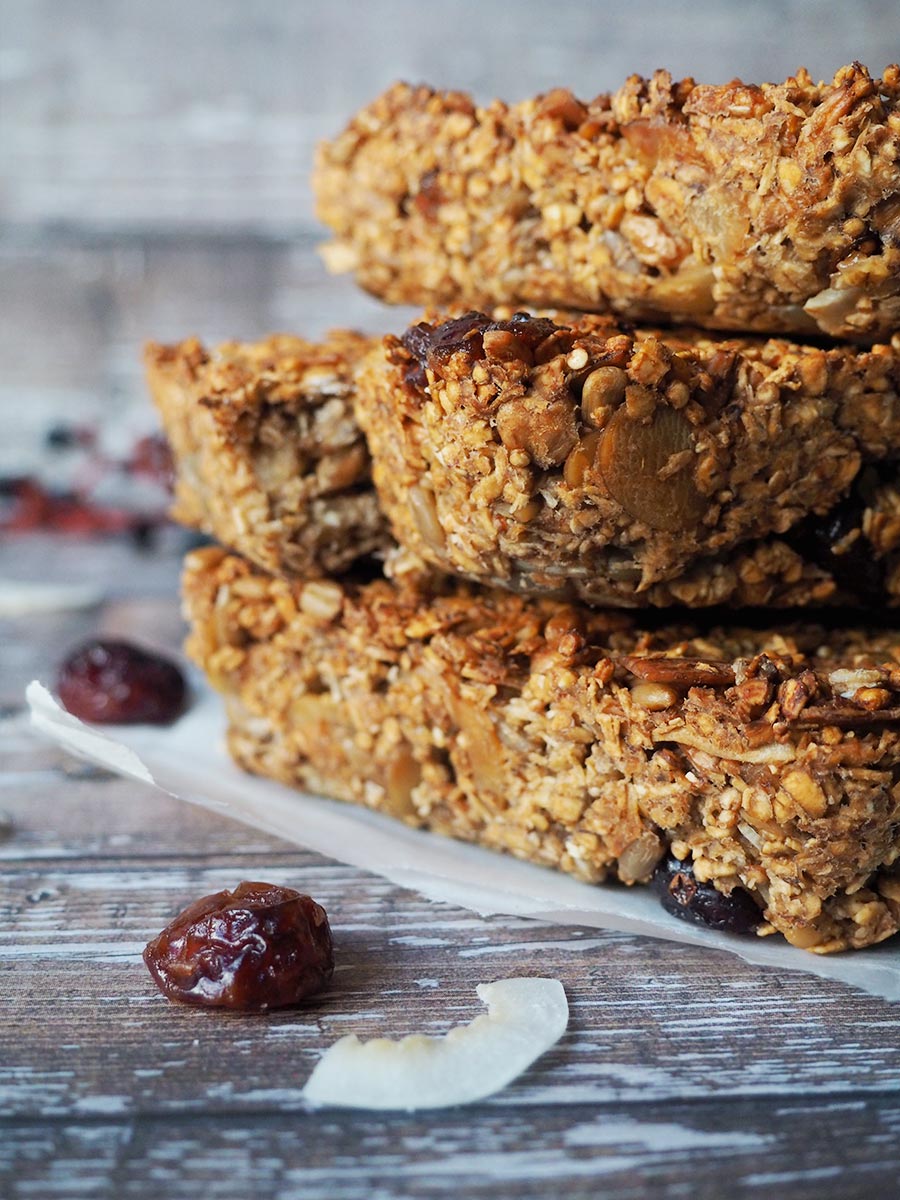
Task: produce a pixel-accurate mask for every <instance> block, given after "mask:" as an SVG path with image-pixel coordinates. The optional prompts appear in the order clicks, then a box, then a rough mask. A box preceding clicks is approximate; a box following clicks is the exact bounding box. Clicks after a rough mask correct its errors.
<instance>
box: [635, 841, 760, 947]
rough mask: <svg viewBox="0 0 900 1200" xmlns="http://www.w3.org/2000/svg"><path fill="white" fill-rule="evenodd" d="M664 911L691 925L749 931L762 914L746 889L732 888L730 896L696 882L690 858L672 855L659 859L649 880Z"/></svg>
mask: <svg viewBox="0 0 900 1200" xmlns="http://www.w3.org/2000/svg"><path fill="white" fill-rule="evenodd" d="M650 886H651V888H652V889H653V890H654V891H655V892H656V894H657V895H658V896H659V898H660V903H661V904H662V906H663V908H664V909H665V910H666V912H668V913H671V914H672V916H673V917H680V918H681V919H682V920H683V921H692V922H693V923H694V924H695V925H708V926H709V927H710V928H711V929H721V930H723V931H725V932H726V933H753V932H755V930H756V929H757V927H758V926H759V925H760V923H761V922H762V916H761V914H760V911H759V909H758V908H757V906H756V904H755V902H754V900H753V898H752V896H751V895H750V893H749V892H745V891H744V889H743V888H735V889H734V891H733V892H732V893H731V895H730V896H726V895H725V894H724V892H720V891H718V890H717V889H716V888H714V887H713V885H712V884H711V883H699V882H698V881H697V879H696V878H695V876H694V869H693V866H692V864H691V863H690V861H688V860H686V861H685V862H680V861H679V860H678V859H677V858H675V856H674V855H671V854H670V855H669V856H668V858H665V859H663V861H662V862H661V863H660V865H659V867H658V868H657V870H656V873H655V875H654V876H653V878H652V879H651V880H650Z"/></svg>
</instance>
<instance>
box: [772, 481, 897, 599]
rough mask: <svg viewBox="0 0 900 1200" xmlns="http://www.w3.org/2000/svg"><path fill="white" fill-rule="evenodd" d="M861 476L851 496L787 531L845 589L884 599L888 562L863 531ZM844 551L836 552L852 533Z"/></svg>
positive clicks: (787, 537)
mask: <svg viewBox="0 0 900 1200" xmlns="http://www.w3.org/2000/svg"><path fill="white" fill-rule="evenodd" d="M862 493H863V487H862V485H861V482H860V481H859V480H857V481H856V483H855V484H854V487H853V490H852V491H851V492H850V494H849V495H848V496H846V497H845V498H844V499H843V500H841V501H840V503H839V504H836V505H835V506H834V508H832V509H829V511H828V512H827V513H826V514H825V515H824V516H821V517H820V516H816V515H815V514H812V515H810V516H808V517H806V518H805V519H804V520H802V521H800V522H799V524H797V525H795V526H794V527H793V529H790V530H788V532H787V533H785V534H783V535H782V536H783V537H784V540H785V541H786V542H787V544H788V545H789V546H790V547H791V548H792V549H793V550H796V552H797V553H798V554H799V555H801V556H802V557H803V558H805V559H808V560H809V561H810V562H812V563H814V564H815V565H816V566H817V567H821V569H822V570H823V571H827V572H828V573H829V574H830V575H831V577H832V578H833V579H834V582H835V583H836V584H837V586H838V587H839V588H840V589H841V591H844V592H847V593H849V594H850V595H851V596H855V597H857V598H858V599H859V600H868V601H879V600H883V599H884V584H885V564H884V562H883V560H882V559H879V558H877V557H876V555H875V553H874V551H873V548H872V544H871V542H870V541H869V539H868V538H867V537H866V536H865V535H864V534H863V514H864V513H865V510H866V500H865V497H864V495H863V494H862ZM854 533H855V534H856V536H855V537H854V538H852V539H850V540H849V541H848V542H847V543H846V548H845V549H844V550H843V551H842V552H841V553H835V549H834V547H835V546H838V545H840V543H841V542H843V541H844V539H847V538H849V536H850V535H851V534H854Z"/></svg>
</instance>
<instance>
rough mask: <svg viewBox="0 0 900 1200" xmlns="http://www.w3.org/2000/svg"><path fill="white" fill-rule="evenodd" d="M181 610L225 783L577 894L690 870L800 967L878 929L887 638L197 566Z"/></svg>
mask: <svg viewBox="0 0 900 1200" xmlns="http://www.w3.org/2000/svg"><path fill="white" fill-rule="evenodd" d="M184 595H185V605H186V612H187V616H188V618H189V620H190V622H191V626H192V629H191V633H190V637H189V640H188V651H189V653H190V654H191V656H192V657H193V659H194V660H195V661H196V662H197V663H198V664H199V665H200V666H201V667H202V668H203V670H204V671H205V672H206V674H207V675H208V676H209V678H210V680H211V682H212V683H213V684H214V686H216V687H217V688H218V689H219V690H220V691H222V692H223V693H224V696H225V703H226V708H227V711H228V717H229V722H230V726H229V734H228V738H229V746H230V749H231V752H232V754H233V755H234V757H235V759H236V760H237V761H238V762H239V763H240V764H241V765H242V766H244V767H245V768H247V769H248V770H251V771H254V772H257V773H259V774H263V775H268V776H272V777H274V778H276V779H281V780H284V781H286V782H287V783H290V784H292V785H295V786H301V787H304V788H308V789H310V790H313V791H318V792H323V793H325V794H326V795H330V796H335V797H338V798H340V799H344V800H350V801H353V802H356V803H360V804H365V805H367V806H369V807H370V808H374V809H379V810H381V811H383V812H386V813H389V814H390V815H392V816H394V817H397V818H400V819H401V820H403V821H406V822H408V823H409V824H413V825H418V826H422V827H425V828H428V829H432V830H435V831H437V832H440V833H444V834H449V835H451V836H453V837H458V838H463V839H466V840H468V841H473V842H479V843H481V844H482V845H485V846H490V847H493V848H495V849H500V850H505V851H509V852H511V853H513V854H515V855H517V856H519V857H521V858H525V859H530V860H532V861H534V862H537V863H542V864H544V865H547V866H552V867H556V868H559V869H561V870H564V871H568V872H570V873H572V874H573V875H575V876H577V877H579V878H580V879H583V880H586V881H588V882H591V883H598V882H600V881H601V880H603V879H605V878H607V877H612V878H616V877H617V878H618V879H619V880H621V881H623V882H625V883H628V884H631V883H644V882H646V881H648V880H649V879H650V878H651V877H652V876H653V875H654V873H655V872H657V871H658V870H661V869H665V868H661V867H660V864H661V863H662V862H664V856H665V855H667V854H674V856H675V858H676V859H681V860H685V861H687V860H693V873H692V875H690V873H689V871H686V872H685V875H684V878H682V879H680V883H679V886H682V887H684V886H685V885H686V884H689V885H690V887H697V888H699V889H701V891H702V892H703V893H705V894H707V895H713V892H712V889H715V892H716V894H718V895H721V896H722V897H729V896H731V897H732V899H733V900H734V901H735V909H737V908H740V909H741V910H742V912H744V913H746V904H747V896H746V894H745V893H749V895H750V897H752V899H753V901H754V902H755V903H756V904H757V905H758V907H759V910H760V925H759V932H763V933H765V932H771V931H772V929H773V928H774V929H776V930H778V931H780V932H781V933H783V934H784V936H785V937H786V938H787V939H788V941H790V942H791V943H793V944H794V945H796V946H800V947H803V948H804V949H808V950H814V951H816V952H819V953H824V952H827V951H833V950H840V949H844V948H850V947H852V948H859V947H863V946H867V945H870V944H872V943H874V942H878V941H881V940H882V939H884V938H886V937H888V936H890V935H891V934H893V933H894V932H896V931H897V929H898V927H900V863H897V860H898V857H900V782H898V778H900V667H898V665H897V664H898V662H900V633H894V632H881V633H875V634H863V633H861V632H857V631H846V630H841V631H839V632H835V631H831V632H829V631H826V630H824V629H823V628H822V627H821V626H818V627H817V626H813V625H801V626H797V627H795V628H790V629H786V630H783V631H781V632H773V631H771V630H769V631H759V630H752V629H746V630H744V629H742V630H728V631H723V630H721V629H719V630H706V631H703V630H702V629H701V628H699V627H691V626H683V627H681V626H680V627H674V626H671V625H669V626H666V627H663V628H660V629H657V630H656V631H653V630H641V629H639V628H638V626H637V625H636V623H635V621H634V619H633V618H632V617H630V616H629V615H627V614H622V613H609V612H593V611H590V610H585V609H576V608H573V607H572V606H569V605H565V604H562V603H559V602H556V601H552V600H537V601H536V600H529V599H526V598H523V597H520V596H516V595H513V594H509V593H501V592H495V591H478V590H474V589H472V588H470V587H468V586H466V585H464V584H459V583H454V582H451V581H445V582H442V583H437V582H435V581H434V580H433V579H432V580H428V579H425V578H421V577H415V576H412V577H409V578H405V579H403V578H401V579H400V580H398V581H396V582H390V581H388V580H386V579H377V580H375V581H374V582H354V581H353V580H352V579H344V580H342V581H341V582H337V581H334V580H313V581H309V582H307V583H305V584H304V583H290V582H288V581H286V580H283V579H273V578H269V577H268V576H265V575H263V574H260V573H258V572H257V571H256V570H255V569H254V568H253V567H251V566H250V565H248V564H247V563H246V562H245V561H244V560H242V559H240V558H237V557H235V556H232V555H229V554H227V553H225V552H223V551H221V550H217V549H205V550H202V551H198V552H195V553H194V554H192V555H191V556H189V558H188V560H187V566H186V573H185V580H184ZM895 863H897V866H896V867H895V866H894V864H895ZM669 870H671V866H670V867H669ZM658 878H659V876H657V879H658ZM738 889H742V891H739V890H738ZM738 900H740V904H738ZM723 905H724V908H725V910H726V912H727V908H728V905H727V902H725V901H723ZM725 924H727V921H726V922H725Z"/></svg>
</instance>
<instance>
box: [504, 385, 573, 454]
mask: <svg viewBox="0 0 900 1200" xmlns="http://www.w3.org/2000/svg"><path fill="white" fill-rule="evenodd" d="M496 419H497V432H498V433H499V434H500V437H501V439H502V441H503V444H504V446H506V447H507V449H510V450H527V451H528V453H529V454H530V455H531V457H532V458H533V459H534V461H535V462H536V463H537V464H538V466H540V467H545V468H546V467H553V466H558V465H559V464H560V463H561V462H563V461H564V459H565V457H566V455H567V454H568V453H569V451H570V450H571V449H572V447H573V446H574V445H575V443H576V441H577V440H578V432H577V430H576V427H575V413H574V410H573V407H572V402H571V400H570V399H569V398H568V396H556V397H547V396H545V395H543V394H542V393H541V392H536V393H535V394H533V395H530V396H523V397H521V398H517V399H515V400H508V401H507V402H506V403H505V404H501V405H500V407H499V408H498V409H497V417H496Z"/></svg>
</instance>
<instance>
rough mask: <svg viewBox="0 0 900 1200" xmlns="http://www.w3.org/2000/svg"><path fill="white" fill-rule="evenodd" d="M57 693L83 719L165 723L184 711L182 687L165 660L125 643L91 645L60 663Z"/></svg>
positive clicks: (176, 671) (181, 678)
mask: <svg viewBox="0 0 900 1200" xmlns="http://www.w3.org/2000/svg"><path fill="white" fill-rule="evenodd" d="M56 692H57V695H58V696H59V699H60V702H61V703H62V705H63V707H64V708H65V709H67V710H68V711H69V712H70V713H72V715H73V716H76V717H80V718H81V720H82V721H94V722H97V723H100V724H108V725H123V724H132V723H133V724H144V723H147V724H151V725H167V724H169V722H170V721H174V720H175V718H176V717H177V716H178V715H179V714H180V713H181V711H182V709H183V708H184V701H185V695H186V687H185V682H184V676H183V675H182V674H181V671H180V670H179V669H178V667H177V666H176V665H175V664H174V663H173V662H170V661H169V660H168V659H166V658H162V657H160V655H158V654H151V653H149V652H148V651H146V650H142V649H141V648H140V647H139V646H133V645H132V644H131V643H130V642H116V641H96V642H87V643H86V644H85V645H83V646H81V647H79V648H78V649H77V650H76V651H75V652H74V653H73V654H70V655H69V657H68V658H67V659H66V660H65V662H64V663H63V664H62V666H61V668H60V671H59V679H58V680H57V685H56Z"/></svg>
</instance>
